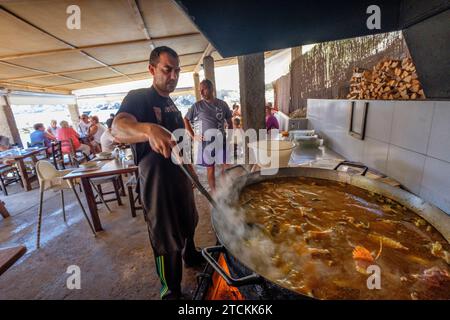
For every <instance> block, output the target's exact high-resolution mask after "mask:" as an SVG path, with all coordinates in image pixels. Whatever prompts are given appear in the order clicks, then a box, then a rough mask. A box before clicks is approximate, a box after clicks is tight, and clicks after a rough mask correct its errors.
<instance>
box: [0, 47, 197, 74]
mask: <svg viewBox="0 0 450 320" xmlns="http://www.w3.org/2000/svg"><path fill="white" fill-rule="evenodd" d="M201 53H203V51H200V52H192V53H187V54H180V55H179V57H180V58H182V57H187V56H192V55H198V54H201ZM143 62H148V59H145V60H138V61H131V62H122V63H116V64H111V65H110V66H111V67H120V66H126V65H130V64H136V63H143ZM0 63H2V61H0ZM4 64H8V65H9V66H12V67H22V66H20V65H16V64H12V63H8V62H4ZM22 68H24V67H22ZM30 69H31V68H30ZM100 69H105V67H94V68H84V69H77V70H67V71H59V72H55V73H52V72H47V71H42V70H37V69H36V70H33V69H32V70H33V71H38V72H44V74H39V75H32V76H23V77H17V78H8V79H7V80H8V81H17V80H29V79H38V78H46V77H51V76H55V75H66V74H72V73H79V72H88V71H93V70H100Z"/></svg>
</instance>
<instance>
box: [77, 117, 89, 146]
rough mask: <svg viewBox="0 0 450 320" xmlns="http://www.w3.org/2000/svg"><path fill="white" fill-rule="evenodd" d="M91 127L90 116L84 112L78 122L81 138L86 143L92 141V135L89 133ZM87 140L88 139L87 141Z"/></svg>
mask: <svg viewBox="0 0 450 320" xmlns="http://www.w3.org/2000/svg"><path fill="white" fill-rule="evenodd" d="M90 127H91V122H90V121H89V117H88V115H87V114H84V113H83V114H82V115H81V116H80V122H79V123H78V127H77V132H78V135H79V136H80V139H81V140H83V141H84V142H85V143H86V142H90V141H91V140H92V137H91V136H90V135H89V128H90ZM85 140H86V141H85Z"/></svg>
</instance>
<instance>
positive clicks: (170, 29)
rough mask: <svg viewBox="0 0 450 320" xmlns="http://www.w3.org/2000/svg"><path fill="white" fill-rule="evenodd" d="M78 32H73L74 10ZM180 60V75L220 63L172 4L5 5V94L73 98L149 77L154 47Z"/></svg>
mask: <svg viewBox="0 0 450 320" xmlns="http://www.w3.org/2000/svg"><path fill="white" fill-rule="evenodd" d="M73 4H75V5H78V6H79V7H80V10H81V29H79V30H77V29H73V30H71V29H68V28H67V27H66V21H67V19H68V18H69V16H70V14H68V13H66V9H67V7H68V6H69V5H73ZM161 45H166V46H170V47H172V48H173V49H175V50H176V51H177V52H178V54H179V55H180V64H181V67H182V72H191V71H193V70H194V69H195V70H196V71H198V68H199V66H200V64H201V61H202V58H203V56H204V55H205V54H206V55H207V54H212V55H213V57H214V58H215V60H216V66H223V65H228V64H234V63H236V59H235V58H231V59H223V58H222V57H221V56H220V55H219V54H218V53H217V52H216V51H215V50H214V49H213V48H212V47H211V46H210V45H209V43H208V41H207V40H206V38H205V37H204V36H203V35H202V34H201V33H200V32H199V31H198V30H197V29H196V27H195V26H194V25H193V24H192V22H191V21H190V20H189V19H188V18H187V17H186V16H185V15H184V13H183V12H182V11H181V10H180V9H179V8H178V7H177V5H176V4H175V2H173V1H172V0H79V1H75V0H28V1H21V0H0V87H6V88H11V89H22V90H30V91H44V92H56V93H70V92H71V91H72V90H76V89H82V88H90V87H97V86H101V85H107V84H113V83H120V82H126V81H133V80H141V79H145V78H148V77H149V74H148V71H147V65H148V57H149V54H150V51H151V50H152V48H153V47H156V46H161Z"/></svg>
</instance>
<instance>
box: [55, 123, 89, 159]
mask: <svg viewBox="0 0 450 320" xmlns="http://www.w3.org/2000/svg"><path fill="white" fill-rule="evenodd" d="M59 125H60V126H61V128H59V130H58V136H57V138H58V141H68V140H72V142H73V147H74V149H75V151H81V152H83V153H84V155H86V156H89V155H90V154H91V148H90V147H89V146H88V145H85V144H82V143H80V140H79V137H80V136H79V135H78V133H77V132H76V131H75V130H73V128H71V127H69V123H68V122H67V121H61V122H60V123H59ZM61 149H62V152H63V153H66V154H70V153H71V148H70V145H69V144H68V143H63V144H62V146H61Z"/></svg>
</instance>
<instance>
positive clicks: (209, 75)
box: [203, 56, 216, 96]
mask: <svg viewBox="0 0 450 320" xmlns="http://www.w3.org/2000/svg"><path fill="white" fill-rule="evenodd" d="M203 70H205V79H208V80H209V81H211V82H212V83H213V85H214V96H216V77H215V75H214V58H213V57H211V56H206V57H204V58H203Z"/></svg>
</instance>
